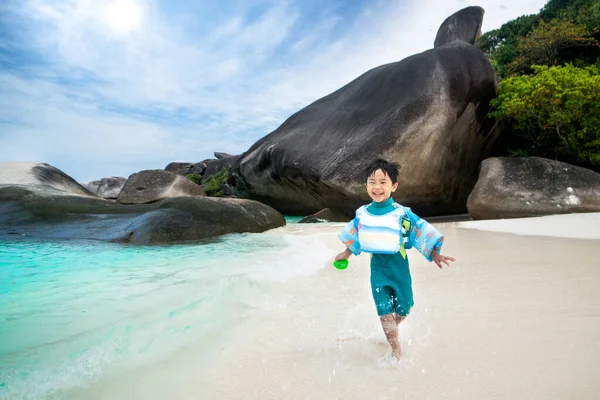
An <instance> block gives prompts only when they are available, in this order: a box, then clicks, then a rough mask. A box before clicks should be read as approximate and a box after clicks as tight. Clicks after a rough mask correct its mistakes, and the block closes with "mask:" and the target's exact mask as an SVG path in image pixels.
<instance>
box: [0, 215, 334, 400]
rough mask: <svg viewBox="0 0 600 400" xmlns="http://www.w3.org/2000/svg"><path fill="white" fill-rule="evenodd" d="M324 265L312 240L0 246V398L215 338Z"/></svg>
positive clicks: (82, 383)
mask: <svg viewBox="0 0 600 400" xmlns="http://www.w3.org/2000/svg"><path fill="white" fill-rule="evenodd" d="M298 226H300V225H298ZM285 229H287V228H285ZM309 250H310V252H309ZM307 253H311V254H312V256H309V257H306V254H307ZM300 255H302V262H294V261H293V260H294V258H295V257H296V258H298V257H300ZM325 258H326V257H323V250H319V249H318V240H317V239H314V238H310V237H304V236H301V235H290V234H285V233H282V231H277V230H276V231H270V232H266V233H262V234H242V235H229V236H226V237H223V238H221V239H219V240H215V241H213V242H210V243H205V244H200V245H176V246H157V247H133V246H123V245H117V244H109V243H103V242H44V243H41V242H31V241H20V242H0V366H1V368H0V399H15V398H19V399H22V398H33V399H38V398H60V397H61V396H60V394H61V393H63V392H64V391H67V390H69V389H73V388H81V387H86V385H89V384H91V383H92V382H94V381H96V380H98V379H101V378H103V377H104V376H106V375H107V374H111V373H112V374H115V373H119V371H126V370H127V369H131V368H135V366H136V365H141V364H143V363H147V362H148V361H149V360H152V359H155V358H157V357H162V356H164V355H165V354H168V353H169V352H173V351H176V350H177V349H178V348H181V347H182V346H185V345H186V344H188V343H191V342H197V341H202V340H209V338H211V339H210V340H214V339H212V338H214V337H215V336H218V337H220V339H222V340H224V339H225V338H224V335H222V334H220V332H222V331H223V328H224V327H226V326H228V324H233V323H235V321H239V319H240V318H244V315H245V312H246V311H247V310H249V309H251V308H252V307H255V305H256V304H258V303H260V301H261V296H263V295H264V294H265V293H266V292H268V290H269V287H270V286H271V285H274V284H282V283H284V282H285V281H286V280H288V279H291V278H293V277H295V276H301V275H303V274H310V273H315V272H316V270H318V269H319V268H320V266H321V265H322V264H323V262H321V261H322V260H323V259H325ZM298 259H299V258H298Z"/></svg>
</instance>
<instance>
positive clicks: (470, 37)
mask: <svg viewBox="0 0 600 400" xmlns="http://www.w3.org/2000/svg"><path fill="white" fill-rule="evenodd" d="M484 14H485V11H484V9H483V8H481V7H467V8H463V9H462V10H460V11H458V12H456V13H454V14H452V15H451V16H449V17H448V18H446V20H445V21H444V22H443V23H442V25H441V26H440V29H439V30H438V33H437V36H436V37H435V41H434V47H440V46H443V45H445V44H448V43H450V42H452V41H454V40H462V41H463V42H467V43H469V44H475V41H476V40H477V38H479V36H481V25H482V24H483V15H484Z"/></svg>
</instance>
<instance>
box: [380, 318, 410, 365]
mask: <svg viewBox="0 0 600 400" xmlns="http://www.w3.org/2000/svg"><path fill="white" fill-rule="evenodd" d="M402 319H404V317H402ZM379 320H380V321H381V326H382V328H383V332H384V333H385V337H386V338H387V341H388V343H389V344H390V346H392V354H393V356H394V357H395V358H396V360H399V359H400V354H401V353H402V349H401V348H400V342H399V341H398V323H399V322H396V321H397V320H396V315H395V313H390V314H386V315H382V316H380V317H379Z"/></svg>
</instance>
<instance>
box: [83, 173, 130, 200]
mask: <svg viewBox="0 0 600 400" xmlns="http://www.w3.org/2000/svg"><path fill="white" fill-rule="evenodd" d="M125 181H127V179H126V178H123V177H120V176H112V177H110V178H102V179H100V180H99V181H92V182H88V183H86V184H84V185H83V186H85V187H86V188H87V189H88V190H90V191H91V192H92V193H94V194H96V195H98V196H100V197H102V198H105V199H116V198H117V197H119V193H121V189H122V188H123V185H124V184H125Z"/></svg>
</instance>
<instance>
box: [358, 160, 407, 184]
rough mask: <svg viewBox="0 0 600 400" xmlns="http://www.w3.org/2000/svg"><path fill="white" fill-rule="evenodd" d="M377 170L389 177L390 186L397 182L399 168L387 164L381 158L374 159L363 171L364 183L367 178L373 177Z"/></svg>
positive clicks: (390, 163) (389, 163) (392, 163)
mask: <svg viewBox="0 0 600 400" xmlns="http://www.w3.org/2000/svg"><path fill="white" fill-rule="evenodd" d="M378 169H380V170H382V171H383V173H384V174H386V175H387V176H389V177H390V180H391V181H392V184H394V183H396V182H398V174H399V173H400V166H399V165H398V164H396V163H394V162H389V161H386V160H384V159H382V158H378V159H376V160H375V161H373V162H372V163H371V164H369V165H368V166H367V168H366V169H365V182H366V181H368V180H369V177H370V176H371V175H373V174H374V173H375V171H377V170H378Z"/></svg>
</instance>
